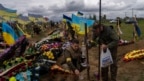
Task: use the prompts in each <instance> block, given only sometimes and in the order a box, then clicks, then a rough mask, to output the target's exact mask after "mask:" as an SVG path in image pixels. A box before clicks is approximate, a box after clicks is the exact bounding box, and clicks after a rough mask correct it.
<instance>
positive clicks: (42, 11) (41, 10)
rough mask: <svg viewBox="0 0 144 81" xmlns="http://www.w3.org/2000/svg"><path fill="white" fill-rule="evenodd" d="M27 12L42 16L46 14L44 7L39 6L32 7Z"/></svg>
mask: <svg viewBox="0 0 144 81" xmlns="http://www.w3.org/2000/svg"><path fill="white" fill-rule="evenodd" d="M27 11H28V12H29V13H37V14H40V15H43V14H45V13H46V12H47V9H46V8H45V7H44V6H42V5H39V6H33V7H31V8H30V9H28V10H27Z"/></svg>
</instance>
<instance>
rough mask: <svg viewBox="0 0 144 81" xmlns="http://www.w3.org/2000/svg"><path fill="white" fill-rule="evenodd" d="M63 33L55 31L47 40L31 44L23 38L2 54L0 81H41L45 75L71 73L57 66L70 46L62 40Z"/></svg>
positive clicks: (0, 56) (0, 59)
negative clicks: (58, 59) (64, 51)
mask: <svg viewBox="0 0 144 81" xmlns="http://www.w3.org/2000/svg"><path fill="white" fill-rule="evenodd" d="M62 37H63V33H62V32H61V31H60V30H55V31H53V32H52V33H51V34H49V35H48V36H47V37H46V38H43V39H41V40H40V41H38V42H35V43H30V42H29V41H28V40H27V38H26V36H21V37H20V38H19V39H18V40H17V41H16V43H15V44H14V45H12V46H10V47H8V48H6V49H5V50H4V52H2V53H1V54H0V81H7V80H8V81H39V79H40V76H41V75H43V74H45V73H52V72H62V73H68V74H69V73H70V71H68V70H64V69H63V68H61V67H60V66H58V65H56V60H57V58H58V57H60V56H61V54H62V51H63V50H64V49H65V48H66V47H67V46H69V45H70V43H69V41H65V42H64V41H63V40H62Z"/></svg>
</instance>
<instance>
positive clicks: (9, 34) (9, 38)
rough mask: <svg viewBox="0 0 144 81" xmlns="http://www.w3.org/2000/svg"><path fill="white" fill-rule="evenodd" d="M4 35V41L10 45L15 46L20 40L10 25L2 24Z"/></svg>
mask: <svg viewBox="0 0 144 81" xmlns="http://www.w3.org/2000/svg"><path fill="white" fill-rule="evenodd" d="M2 34H3V38H4V41H5V42H6V43H7V44H8V45H13V44H14V43H15V41H16V40H17V39H18V36H17V34H16V33H15V31H14V30H13V28H12V27H11V26H10V25H8V24H7V23H6V22H2Z"/></svg>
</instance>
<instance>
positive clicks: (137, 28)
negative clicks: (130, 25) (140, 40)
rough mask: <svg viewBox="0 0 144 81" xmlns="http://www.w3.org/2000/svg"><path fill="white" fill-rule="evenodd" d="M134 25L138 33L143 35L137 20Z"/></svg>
mask: <svg viewBox="0 0 144 81" xmlns="http://www.w3.org/2000/svg"><path fill="white" fill-rule="evenodd" d="M134 27H135V31H136V33H137V35H138V36H139V37H140V36H141V30H140V28H139V26H138V24H137V23H136V22H135V23H134Z"/></svg>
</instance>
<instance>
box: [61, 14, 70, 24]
mask: <svg viewBox="0 0 144 81" xmlns="http://www.w3.org/2000/svg"><path fill="white" fill-rule="evenodd" d="M63 21H64V22H70V23H71V22H72V19H71V18H70V17H68V16H66V15H64V14H63Z"/></svg>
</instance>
